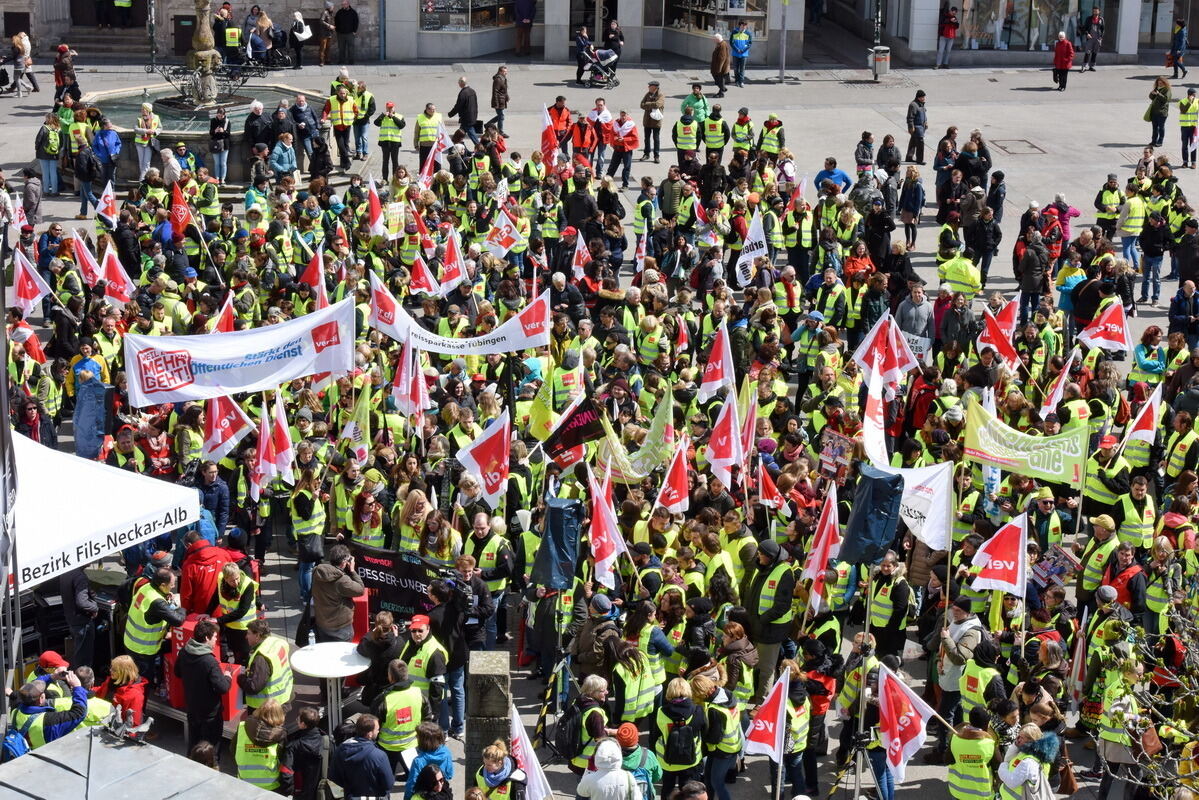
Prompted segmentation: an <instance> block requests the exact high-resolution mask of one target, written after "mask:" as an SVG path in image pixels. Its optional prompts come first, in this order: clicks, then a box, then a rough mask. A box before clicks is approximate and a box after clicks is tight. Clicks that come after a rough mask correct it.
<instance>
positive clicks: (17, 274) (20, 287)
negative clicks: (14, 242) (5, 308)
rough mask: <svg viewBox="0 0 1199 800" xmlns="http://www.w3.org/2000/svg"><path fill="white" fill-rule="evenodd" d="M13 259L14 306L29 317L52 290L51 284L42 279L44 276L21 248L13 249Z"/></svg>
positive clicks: (24, 315)
mask: <svg viewBox="0 0 1199 800" xmlns="http://www.w3.org/2000/svg"><path fill="white" fill-rule="evenodd" d="M12 260H13V282H12V283H13V299H12V304H13V306H14V307H16V308H19V309H21V316H22V317H28V316H29V315H30V314H32V313H33V310H34V309H35V308H37V307H38V304H39V303H40V302H41V301H42V298H43V297H45V296H46V295H48V294H50V293H51V292H52V290H51V288H50V285H49V284H47V283H46V281H45V280H43V279H42V276H41V275H40V274H39V273H38V271H37V270H36V269H34V268H33V264H30V263H29V259H27V258H26V257H25V254H24V253H22V252H21V251H20V250H16V249H14V250H13V251H12Z"/></svg>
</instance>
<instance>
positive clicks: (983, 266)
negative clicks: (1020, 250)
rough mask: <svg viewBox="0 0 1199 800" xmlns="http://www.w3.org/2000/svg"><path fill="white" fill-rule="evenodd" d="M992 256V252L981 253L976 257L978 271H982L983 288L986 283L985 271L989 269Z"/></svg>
mask: <svg viewBox="0 0 1199 800" xmlns="http://www.w3.org/2000/svg"><path fill="white" fill-rule="evenodd" d="M994 258H995V254H994V253H983V254H982V256H981V257H980V258H979V259H978V271H979V272H981V273H982V285H983V287H984V288H985V287H986V285H987V273H988V272H990V271H991V261H992V259H994Z"/></svg>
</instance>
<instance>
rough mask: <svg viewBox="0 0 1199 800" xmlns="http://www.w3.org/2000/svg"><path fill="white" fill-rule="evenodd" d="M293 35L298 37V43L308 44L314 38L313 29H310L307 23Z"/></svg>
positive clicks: (302, 24)
mask: <svg viewBox="0 0 1199 800" xmlns="http://www.w3.org/2000/svg"><path fill="white" fill-rule="evenodd" d="M292 35H293V36H295V37H296V41H297V42H306V41H308V40H309V39H311V38H312V28H310V27H308V23H307V22H304V23H301V27H300V29H299V30H298V31H296V32H295V33H293V34H292Z"/></svg>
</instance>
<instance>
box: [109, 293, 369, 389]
mask: <svg viewBox="0 0 1199 800" xmlns="http://www.w3.org/2000/svg"><path fill="white" fill-rule="evenodd" d="M353 368H354V300H353V298H350V297H347V298H346V299H345V300H342V301H341V302H340V303H335V304H334V305H331V306H329V307H328V308H323V309H321V310H320V311H314V312H312V313H311V314H305V315H303V316H302V317H299V318H298V319H294V320H291V321H290V322H284V323H282V324H279V325H268V326H266V327H264V328H253V329H249V330H244V331H233V332H232V333H209V334H205V335H203V336H139V335H136V334H126V335H125V369H126V370H127V371H128V374H129V404H130V405H131V406H133V407H134V408H145V407H146V406H152V405H156V404H158V403H172V402H178V401H180V400H207V399H208V398H210V397H219V396H220V395H225V394H233V393H235V392H257V391H260V390H263V389H274V388H275V387H277V386H279V385H280V384H283V383H287V382H288V381H290V380H294V379H295V378H302V377H304V376H305V375H315V374H317V373H321V372H337V373H344V372H349V371H350V370H351V369H353Z"/></svg>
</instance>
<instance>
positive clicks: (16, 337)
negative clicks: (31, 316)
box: [8, 320, 46, 364]
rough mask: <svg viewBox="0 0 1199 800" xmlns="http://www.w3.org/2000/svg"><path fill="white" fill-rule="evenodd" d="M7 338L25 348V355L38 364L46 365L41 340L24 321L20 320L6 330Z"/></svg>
mask: <svg viewBox="0 0 1199 800" xmlns="http://www.w3.org/2000/svg"><path fill="white" fill-rule="evenodd" d="M8 337H9V338H10V339H12V340H13V341H14V342H20V343H21V344H22V345H24V347H25V355H27V356H29V357H30V358H32V359H33V360H34V361H36V362H37V363H39V364H45V363H46V351H45V350H43V349H42V340H41V339H39V338H37V333H36V332H35V331H34V330H33V328H32V327H31V326H30V325H29V323H28V322H26V321H25V320H21V321H20V322H18V323H16V324H15V325H10V326H9V328H8Z"/></svg>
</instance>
